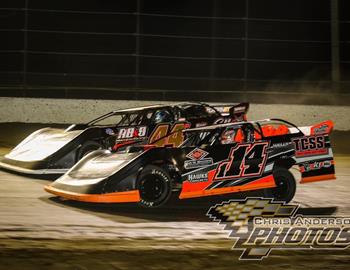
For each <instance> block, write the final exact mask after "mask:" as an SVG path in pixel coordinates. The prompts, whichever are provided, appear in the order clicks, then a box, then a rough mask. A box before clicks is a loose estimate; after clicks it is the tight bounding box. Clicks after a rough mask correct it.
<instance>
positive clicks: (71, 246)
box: [0, 149, 350, 269]
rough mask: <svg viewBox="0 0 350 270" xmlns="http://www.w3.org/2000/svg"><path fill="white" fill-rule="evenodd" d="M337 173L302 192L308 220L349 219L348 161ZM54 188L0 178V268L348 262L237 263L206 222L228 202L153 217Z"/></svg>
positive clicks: (297, 254) (337, 259)
mask: <svg viewBox="0 0 350 270" xmlns="http://www.w3.org/2000/svg"><path fill="white" fill-rule="evenodd" d="M4 151H5V150H4V149H3V150H2V151H0V152H4ZM336 170H337V172H336V173H337V177H338V179H337V180H335V181H324V182H319V183H312V184H307V185H299V186H298V191H297V195H296V197H295V200H294V202H295V203H301V206H302V211H303V212H304V213H307V214H321V215H322V214H323V215H347V216H350V200H349V192H350V157H349V156H337V157H336ZM51 181H52V179H37V178H36V179H35V178H33V177H30V176H25V175H18V174H12V173H9V172H6V171H0V217H1V218H0V269H17V268H18V269H32V268H33V269H34V268H35V269H44V268H45V269H47V268H49V269H139V268H142V269H146V268H149V269H167V268H171V269H173V268H175V267H181V268H183V269H198V268H199V267H205V268H217V269H232V267H233V266H239V267H240V268H243V269H252V268H255V269H263V268H266V266H267V265H269V268H271V269H281V268H282V267H288V268H289V267H292V268H293V269H301V268H306V267H308V268H311V269H319V268H323V269H324V268H327V267H329V268H330V267H332V269H346V268H347V266H348V264H349V263H350V256H349V255H350V251H349V250H345V251H331V252H329V251H328V252H324V251H311V250H308V251H272V254H271V255H270V257H269V258H267V259H265V260H264V261H263V262H262V263H260V262H243V261H239V260H238V257H239V255H240V251H232V250H230V248H231V246H232V240H230V239H228V238H227V232H225V231H223V230H222V229H221V227H220V226H219V225H217V224H215V223H213V222H211V221H210V220H209V219H208V218H207V217H206V215H205V214H206V212H207V210H208V208H209V207H210V206H211V205H213V204H215V203H218V202H221V201H222V200H223V198H215V199H212V198H207V199H200V200H190V201H176V200H174V201H173V202H172V203H171V204H170V205H169V206H167V207H165V208H161V209H155V210H149V209H142V208H138V207H137V206H136V205H132V204H131V205H130V204H129V205H125V204H124V205H121V204H115V205H99V204H85V203H78V202H72V201H61V200H59V199H58V198H56V197H54V196H52V195H50V194H48V193H46V192H45V191H44V190H43V186H44V185H45V184H47V183H49V182H51ZM225 199H227V197H226V198H225Z"/></svg>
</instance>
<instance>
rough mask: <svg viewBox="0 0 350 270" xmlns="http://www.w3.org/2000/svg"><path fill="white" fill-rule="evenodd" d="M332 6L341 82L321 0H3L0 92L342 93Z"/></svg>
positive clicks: (345, 6) (349, 17) (344, 24)
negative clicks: (334, 73) (336, 78)
mask: <svg viewBox="0 0 350 270" xmlns="http://www.w3.org/2000/svg"><path fill="white" fill-rule="evenodd" d="M339 10H340V12H339V26H340V61H341V65H340V68H341V75H340V79H341V81H340V82H338V83H332V80H331V79H332V78H331V8H330V0H216V1H213V0H203V1H195V0H176V1H164V0H124V1H120V0H84V1H82V0H75V1H73V0H50V1H48V0H27V1H25V0H6V1H4V0H2V1H0V41H1V42H0V95H1V96H26V97H57V98H114V99H125V98H127V99H158V100H170V99H171V100H181V99H194V100H196V99H197V100H198V99H200V100H206V101H219V100H220V101H221V100H230V99H232V98H234V97H236V96H240V98H245V99H250V97H251V96H255V97H256V96H258V97H260V99H262V98H264V99H265V97H268V96H274V97H275V98H276V97H277V98H280V97H281V96H283V97H287V98H286V99H290V96H288V95H285V94H286V93H293V94H294V95H297V96H298V95H305V93H308V94H310V93H312V94H315V96H318V94H320V95H325V94H326V95H342V94H347V92H348V91H347V90H348V89H349V86H350V27H349V26H350V1H349V0H340V1H339Z"/></svg>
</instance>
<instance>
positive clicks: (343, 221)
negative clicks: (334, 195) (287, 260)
mask: <svg viewBox="0 0 350 270" xmlns="http://www.w3.org/2000/svg"><path fill="white" fill-rule="evenodd" d="M298 208H299V205H289V204H285V203H282V202H275V201H273V200H272V199H266V198H247V199H245V200H235V201H233V200H231V201H228V202H222V203H221V204H217V205H215V206H213V207H211V208H210V209H209V211H208V212H207V216H208V217H209V218H211V219H212V220H213V221H215V222H219V224H221V225H224V230H226V231H229V232H230V234H229V236H228V237H229V238H230V239H232V240H233V247H232V249H233V250H242V254H241V256H240V258H239V259H240V260H262V259H263V258H266V257H268V255H269V254H270V252H271V251H272V250H273V249H285V250H288V249H308V250H339V249H346V248H348V247H349V246H350V217H335V216H304V215H301V214H299V213H298Z"/></svg>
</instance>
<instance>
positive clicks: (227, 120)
mask: <svg viewBox="0 0 350 270" xmlns="http://www.w3.org/2000/svg"><path fill="white" fill-rule="evenodd" d="M232 121H233V120H232V118H229V117H220V118H218V119H216V120H215V121H214V123H213V124H214V125H215V124H226V123H231V122H232Z"/></svg>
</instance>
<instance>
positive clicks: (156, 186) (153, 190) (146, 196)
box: [140, 175, 166, 202]
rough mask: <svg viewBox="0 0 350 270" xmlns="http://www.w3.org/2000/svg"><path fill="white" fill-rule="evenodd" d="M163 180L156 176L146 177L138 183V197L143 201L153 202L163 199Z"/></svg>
mask: <svg viewBox="0 0 350 270" xmlns="http://www.w3.org/2000/svg"><path fill="white" fill-rule="evenodd" d="M165 188H166V187H165V183H164V180H163V179H162V178H161V177H160V176H157V175H147V176H145V177H143V178H142V181H141V183H140V196H141V198H142V199H143V200H145V201H148V202H154V201H158V200H161V199H162V197H164V194H163V193H164V190H165Z"/></svg>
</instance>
